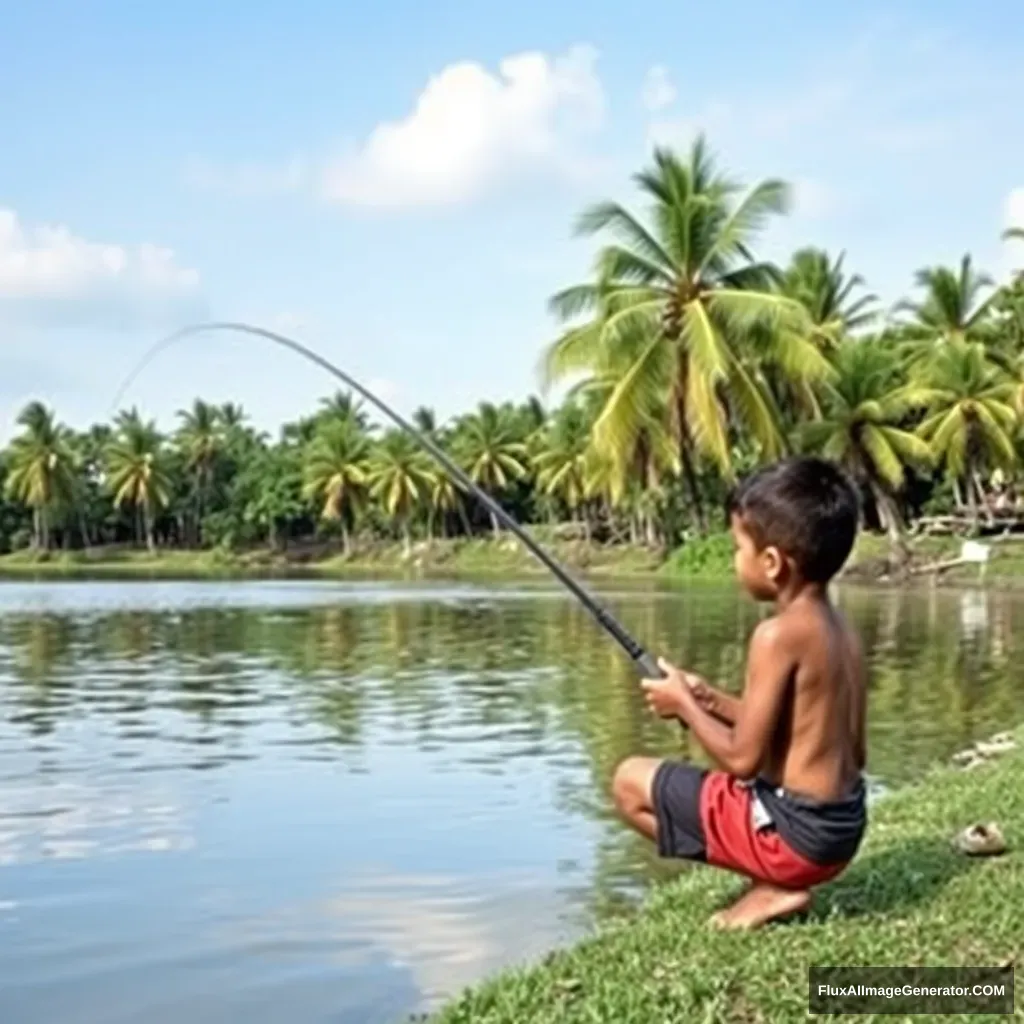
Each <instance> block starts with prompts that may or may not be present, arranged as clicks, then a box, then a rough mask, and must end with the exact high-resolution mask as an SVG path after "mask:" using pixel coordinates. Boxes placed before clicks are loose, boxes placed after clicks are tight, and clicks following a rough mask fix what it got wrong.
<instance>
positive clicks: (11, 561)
mask: <svg viewBox="0 0 1024 1024" xmlns="http://www.w3.org/2000/svg"><path fill="white" fill-rule="evenodd" d="M538 540H540V541H541V543H542V544H544V546H545V548H546V549H547V550H549V551H550V552H551V553H552V554H553V555H554V557H555V558H556V559H558V561H559V562H561V563H562V564H564V565H566V566H567V567H569V568H570V569H572V570H574V571H576V572H579V573H581V574H594V575H615V576H629V577H644V576H647V577H651V576H654V575H655V574H656V573H657V572H658V570H659V569H660V567H661V565H662V563H663V559H662V557H661V555H660V554H659V553H658V552H654V551H651V550H648V549H645V548H639V547H631V546H628V545H621V546H614V547H612V546H601V545H597V544H587V543H585V542H582V541H559V540H556V539H552V538H549V537H544V536H543V535H539V536H538ZM544 572H546V570H545V569H544V568H543V567H542V566H541V565H540V564H539V563H538V562H537V560H536V559H535V558H534V557H533V556H532V555H530V554H529V553H528V552H527V551H526V550H525V549H524V548H523V546H522V545H521V544H520V543H519V542H518V541H516V540H515V539H514V538H512V537H504V538H501V539H499V540H494V539H492V538H486V539H483V538H477V539H473V540H461V541H442V540H438V541H434V542H433V543H431V544H417V545H415V546H414V547H413V548H412V550H411V551H410V552H406V551H405V550H404V549H403V547H402V545H400V544H386V543H380V544H375V545H368V546H365V547H363V548H361V549H359V550H357V551H356V552H354V553H353V554H352V555H351V556H349V557H347V558H346V557H343V556H342V555H340V554H328V555H326V556H322V557H316V558H306V557H297V556H296V555H294V554H293V555H282V554H274V553H272V552H270V551H266V550H263V551H252V552H232V551H227V550H222V549H215V550H211V551H176V550H159V551H157V552H156V553H155V554H150V553H149V552H147V551H131V550H109V549H93V550H92V551H91V552H84V551H60V552H51V553H50V554H49V555H46V556H40V555H38V554H34V553H30V552H18V553H15V554H9V555H2V556H0V578H3V577H8V578H22V579H24V578H62V577H63V578H74V577H84V576H107V577H112V578H130V577H140V578H168V579H179V578H180V579H189V578H191V579H218V578H232V577H241V578H246V577H250V578H257V577H267V576H312V577H326V578H331V577H336V578H344V577H346V576H357V575H371V576H381V577H385V578H403V577H408V576H415V575H420V574H425V573H436V574H442V575H452V576H467V577H468V576H474V577H486V576H523V577H525V576H532V575H539V574H542V573H544Z"/></svg>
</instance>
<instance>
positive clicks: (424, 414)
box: [412, 405, 437, 437]
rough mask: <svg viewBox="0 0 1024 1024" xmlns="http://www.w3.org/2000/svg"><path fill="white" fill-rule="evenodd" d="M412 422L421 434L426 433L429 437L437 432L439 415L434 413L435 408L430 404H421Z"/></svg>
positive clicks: (413, 415)
mask: <svg viewBox="0 0 1024 1024" xmlns="http://www.w3.org/2000/svg"><path fill="white" fill-rule="evenodd" d="M412 422H413V426H414V427H415V428H416V429H417V430H418V431H419V432H420V433H421V434H426V435H427V437H430V436H432V435H433V434H435V433H436V432H437V416H436V415H435V414H434V410H433V409H431V408H430V407H429V406H426V405H421V406H420V407H419V408H418V409H417V410H416V411H415V412H414V413H413V414H412Z"/></svg>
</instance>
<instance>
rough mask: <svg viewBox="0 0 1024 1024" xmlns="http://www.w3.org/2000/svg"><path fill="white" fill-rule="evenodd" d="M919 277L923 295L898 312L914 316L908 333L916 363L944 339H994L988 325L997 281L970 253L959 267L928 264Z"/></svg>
mask: <svg viewBox="0 0 1024 1024" xmlns="http://www.w3.org/2000/svg"><path fill="white" fill-rule="evenodd" d="M915 281H916V283H917V286H918V288H919V289H921V290H923V292H924V295H923V297H922V298H921V299H920V300H916V301H913V300H904V301H902V302H899V303H897V305H896V312H897V313H901V312H902V313H906V314H909V316H910V320H909V322H908V323H907V324H906V325H905V335H906V337H908V338H909V339H910V347H909V354H910V357H911V361H912V362H913V363H915V364H917V365H920V363H921V362H922V361H923V360H927V358H929V357H930V356H931V355H932V354H934V353H935V352H936V351H937V349H938V347H939V346H941V345H942V344H943V343H944V342H955V341H959V342H969V341H980V342H988V341H991V340H992V339H991V332H990V331H989V330H988V328H989V325H990V316H991V313H992V301H993V298H994V297H995V294H996V293H995V292H994V291H993V290H992V289H993V281H992V279H991V278H990V277H989V276H988V275H987V274H984V273H980V272H978V271H977V270H976V269H975V268H974V266H973V265H972V263H971V257H970V256H969V255H965V256H964V257H963V258H962V259H961V260H960V266H959V267H958V268H956V269H953V268H951V267H942V266H935V267H925V268H923V269H921V270H919V271H918V272H917V274H916V276H915Z"/></svg>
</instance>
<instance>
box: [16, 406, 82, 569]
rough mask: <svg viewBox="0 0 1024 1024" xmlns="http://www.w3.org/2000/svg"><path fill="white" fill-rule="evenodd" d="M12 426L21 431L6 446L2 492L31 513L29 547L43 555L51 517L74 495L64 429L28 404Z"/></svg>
mask: <svg viewBox="0 0 1024 1024" xmlns="http://www.w3.org/2000/svg"><path fill="white" fill-rule="evenodd" d="M16 422H17V423H18V425H19V426H20V427H22V431H21V433H20V434H19V435H18V436H17V437H15V438H14V440H13V441H12V442H11V445H10V450H9V464H8V473H7V479H6V480H5V482H4V491H5V493H6V494H7V496H8V497H9V498H12V499H13V500H15V501H20V502H22V503H23V504H25V505H28V506H29V507H30V508H31V509H32V546H33V547H34V548H37V549H38V548H42V549H43V550H44V551H45V550H48V549H49V547H50V526H51V521H52V519H53V516H54V513H55V512H56V511H57V510H59V509H60V508H62V507H67V506H68V505H69V504H70V503H71V501H72V499H73V497H74V494H75V483H76V481H75V460H74V457H73V454H72V451H71V447H70V443H69V434H68V431H67V429H66V428H65V427H63V426H61V425H60V424H59V423H57V422H56V420H55V419H54V414H53V412H52V411H51V410H49V409H47V408H46V406H44V405H43V404H42V403H41V402H30V403H29V404H28V405H27V406H25V408H24V409H22V411H21V413H20V414H19V416H18V419H17V421H16Z"/></svg>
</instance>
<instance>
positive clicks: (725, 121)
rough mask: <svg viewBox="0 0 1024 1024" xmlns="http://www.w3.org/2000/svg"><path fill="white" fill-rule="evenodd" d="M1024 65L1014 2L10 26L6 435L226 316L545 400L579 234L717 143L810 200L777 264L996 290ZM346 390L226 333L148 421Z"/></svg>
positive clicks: (770, 248)
mask: <svg viewBox="0 0 1024 1024" xmlns="http://www.w3.org/2000/svg"><path fill="white" fill-rule="evenodd" d="M86 12H87V13H86ZM1021 40H1024V7H1022V6H1021V5H1020V4H1019V3H1014V2H1011V0H988V2H984V3H981V4H978V3H975V4H967V3H962V2H961V3H953V2H950V0H929V2H928V3H927V4H926V3H925V2H924V0H917V2H907V3H895V2H887V3H885V4H883V3H880V2H879V3H862V4H859V5H854V4H813V5H812V4H807V3H800V4H797V3H793V2H777V3H774V4H770V5H766V4H759V3H753V2H748V0H723V2H720V3H719V4H717V5H710V4H707V5H698V4H686V3H679V2H678V0H675V2H672V3H660V2H651V3H648V4H646V5H644V6H643V8H642V9H641V8H632V7H630V6H629V5H623V4H621V3H613V2H610V0H607V2H606V0H590V2H588V3H586V4H584V3H579V2H577V0H563V2H562V3H559V4H553V3H550V2H547V3H537V2H533V0H528V2H522V3H519V4H516V5H495V4H493V3H489V2H487V3H485V2H482V0H481V2H468V0H467V2H462V3H456V2H449V0H433V2H431V3H429V4H427V3H422V2H420V3H413V2H411V0H408V2H395V0H387V2H382V3H380V4H377V5H371V4H359V5H356V4H353V3H340V4H338V3H335V4H329V3H326V2H321V3H313V2H305V0H292V2H290V3H288V4H284V3H271V2H263V3H248V4H241V3H235V2H228V0H225V2H222V3H219V4H216V5H213V4H206V3H199V2H193V0H180V2H178V3H175V4H172V5H153V4H137V3H127V2H122V3H110V2H102V0H95V2H93V3H90V4H88V5H86V4H81V3H77V2H75V3H56V2H44V0H40V2H38V3H36V4H31V5H30V4H23V5H8V8H7V9H6V10H5V14H4V31H3V33H2V36H0V119H2V123H3V124H4V126H5V137H6V144H5V146H4V152H3V158H2V159H0V438H2V437H6V436H8V435H9V434H10V432H11V430H12V429H13V420H14V417H15V415H16V413H17V410H18V409H19V408H20V407H21V405H22V404H23V403H24V402H25V401H27V400H28V399H30V398H33V397H40V398H42V399H44V400H45V401H47V402H48V403H50V404H52V405H53V406H54V407H55V408H56V410H57V412H58V413H59V415H60V416H61V417H62V418H64V419H65V420H66V421H68V422H70V423H72V424H74V425H76V426H82V425H84V424H86V423H88V422H90V421H93V420H95V419H100V418H105V417H106V416H107V414H108V413H109V410H110V402H111V399H112V397H113V394H114V391H115V389H116V387H117V384H118V383H119V381H120V379H121V378H123V376H124V375H125V374H126V373H127V372H128V371H129V370H130V369H131V367H132V365H133V364H134V362H135V361H136V360H137V359H138V357H139V356H140V354H141V353H142V352H143V350H144V349H145V348H146V347H147V346H149V345H150V344H152V343H153V342H154V341H155V340H156V339H158V338H159V337H161V336H162V335H163V334H164V333H166V332H167V331H168V330H170V329H173V328H175V327H177V326H180V325H181V324H184V323H187V322H190V321H193V320H196V319H201V318H205V317H207V316H212V317H217V318H226V319H248V320H253V321H256V322H258V323H261V324H263V325H266V326H270V327H277V328H278V329H281V330H285V331H288V332H292V333H294V334H296V336H297V337H298V338H299V339H300V340H303V341H306V342H308V343H310V344H313V345H315V346H319V347H320V348H322V350H323V351H324V353H325V354H326V355H328V356H330V357H331V358H334V359H335V360H336V361H338V362H339V363H340V364H341V365H343V366H344V367H345V368H347V369H348V370H350V371H351V372H352V373H354V374H356V375H357V376H359V377H361V378H362V379H363V380H364V381H365V382H367V383H370V384H371V385H376V386H379V387H380V388H381V389H382V391H383V393H384V394H385V395H386V396H387V397H388V398H390V399H392V400H393V401H394V402H395V404H396V405H397V406H398V407H399V408H400V409H402V410H404V411H410V410H411V409H412V408H414V407H415V406H416V405H419V404H421V403H422V404H429V405H433V406H434V407H436V409H437V410H438V412H439V413H441V414H442V415H448V414H451V413H453V412H456V411H458V410H460V409H462V408H465V407H467V406H469V405H472V404H475V402H476V401H477V400H478V399H481V398H489V399H494V400H501V399H504V398H506V397H521V396H523V395H525V394H526V393H528V392H530V391H536V390H537V388H538V378H537V373H536V368H537V362H538V358H539V356H540V353H541V350H542V348H543V346H544V344H545V343H546V342H547V341H549V340H550V339H551V337H552V336H553V330H554V328H553V324H552V322H551V321H550V319H549V318H548V315H547V313H546V308H545V303H546V300H547V298H548V296H549V295H550V294H551V293H552V292H553V291H555V290H556V289H558V288H560V287H562V286H564V285H565V284H568V283H572V282H573V281H575V280H576V279H578V278H579V277H581V276H582V275H584V274H586V272H587V269H588V265H589V261H590V258H591V254H592V251H593V246H592V244H589V243H587V242H581V241H577V240H574V239H573V238H572V236H571V226H572V222H573V219H574V217H575V216H576V214H577V213H578V212H579V210H580V209H581V208H582V207H583V206H584V205H586V204H587V203H588V202H590V201H591V200H593V199H598V198H604V197H608V196H611V197H615V198H617V199H620V200H622V201H624V202H632V200H633V197H634V194H633V191H632V187H631V184H630V180H629V179H630V175H631V174H632V173H633V172H634V171H635V170H636V169H637V168H638V167H640V166H641V165H642V164H643V163H644V161H645V160H646V159H647V158H648V156H649V154H650V151H651V146H652V145H653V143H654V142H655V141H657V142H661V143H665V144H671V145H679V146H685V145H686V144H687V142H688V141H689V140H690V139H691V138H692V137H693V134H694V132H695V131H698V130H703V131H705V132H706V133H707V135H708V139H709V142H710V143H711V145H712V146H713V148H714V149H715V150H716V152H717V153H718V155H719V157H720V158H721V160H722V162H723V163H724V165H725V166H727V167H728V168H729V169H730V170H731V171H733V173H734V174H736V175H737V176H739V177H741V178H742V179H744V180H747V181H750V180H752V179H754V178H758V177H763V176H766V175H772V176H781V177H784V178H786V179H788V180H790V181H792V182H793V183H794V185H795V192H796V209H795V211H794V213H793V214H792V215H791V216H789V217H788V218H786V219H785V220H784V221H780V222H779V223H778V224H777V225H775V226H774V227H772V228H771V229H770V230H769V231H768V232H767V233H766V234H765V235H764V237H763V240H762V244H761V246H760V250H761V253H763V254H764V255H766V256H769V257H772V258H778V259H782V258H784V257H785V255H786V253H787V252H788V251H789V250H791V249H792V248H793V247H795V246H797V245H800V244H805V243H813V244H818V245H823V246H826V247H828V248H830V249H835V250H839V249H846V250H847V254H848V255H847V261H848V265H849V266H850V267H851V268H853V269H856V270H858V271H860V272H861V273H862V274H864V276H865V277H866V278H867V279H868V282H869V284H870V285H871V287H872V289H873V290H875V291H876V292H878V293H879V294H881V295H882V296H883V297H884V298H885V299H887V300H891V299H894V298H896V297H897V296H899V295H900V294H901V293H904V292H906V291H907V290H908V289H910V288H911V287H912V277H913V273H914V271H915V270H916V269H917V268H918V267H920V266H922V265H925V264H930V263H936V262H953V261H955V260H957V259H958V258H959V257H960V255H961V254H962V253H963V252H965V251H970V252H971V253H973V254H974V255H975V258H976V259H977V260H978V261H979V262H980V263H981V264H982V265H983V266H984V267H986V268H987V269H988V270H990V271H991V272H992V273H993V274H1002V273H1005V272H1007V271H1008V269H1009V268H1010V266H1012V265H1019V263H1020V261H1021V259H1024V254H1015V253H1014V252H1013V251H1012V250H1011V249H1010V248H1009V247H1008V246H1005V245H1003V244H1002V243H1001V242H1000V240H999V235H1000V232H1001V231H1002V229H1003V228H1004V227H1005V226H1006V225H1007V224H1008V223H1010V222H1011V221H1016V222H1019V223H1024V115H1022V114H1021V106H1020V99H1019V98H1020V97H1021V96H1022V95H1024V44H1022V42H1021ZM1018 256H1020V259H1018ZM331 390H332V382H331V381H330V379H329V378H326V377H325V376H324V375H323V374H322V372H321V371H318V370H316V369H314V368H312V367H306V366H305V365H303V364H302V363H300V362H299V361H298V360H297V359H296V358H295V357H294V356H292V355H290V354H288V353H285V352H279V351H276V350H273V349H271V348H270V347H269V346H267V345H265V344H262V343H259V342H252V341H248V340H245V339H241V338H226V337H224V336H205V337H202V338H199V339H194V340H191V341H189V342H187V343H183V344H182V345H181V346H180V347H178V348H177V349H176V350H172V351H170V352H168V353H166V354H164V355H163V356H161V357H160V358H159V359H158V361H157V362H156V363H154V364H153V365H152V366H151V367H150V368H149V369H148V370H147V372H146V373H145V374H144V375H143V376H142V377H141V378H140V379H139V380H138V382H137V383H136V384H135V385H134V387H133V388H132V390H131V391H130V393H129V395H128V398H127V401H128V402H135V403H137V404H138V405H139V406H140V408H142V409H143V410H144V411H146V412H147V413H149V414H150V415H153V416H155V417H157V418H158V420H159V421H160V422H161V423H162V424H163V425H165V426H168V427H169V426H171V425H172V424H173V417H174V412H175V410H176V409H178V408H181V407H182V406H184V405H186V404H188V402H189V401H190V400H191V399H192V397H193V396H194V395H196V394H200V393H201V394H202V395H203V396H204V397H207V398H209V399H211V400H216V401H225V400H229V399H230V400H233V401H237V402H241V403H242V404H244V405H245V407H246V408H247V410H248V411H249V413H250V415H251V416H252V418H253V420H254V421H255V422H256V423H258V424H259V425H260V426H263V427H265V428H267V429H270V430H275V429H276V427H277V425H278V424H279V423H280V422H281V420H282V419H285V418H290V417H293V416H295V415H297V414H300V413H301V412H302V411H303V410H306V409H309V408H310V407H311V406H313V405H314V404H315V403H316V401H317V400H318V398H319V397H320V396H322V395H324V394H326V393H328V392H329V391H331Z"/></svg>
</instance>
